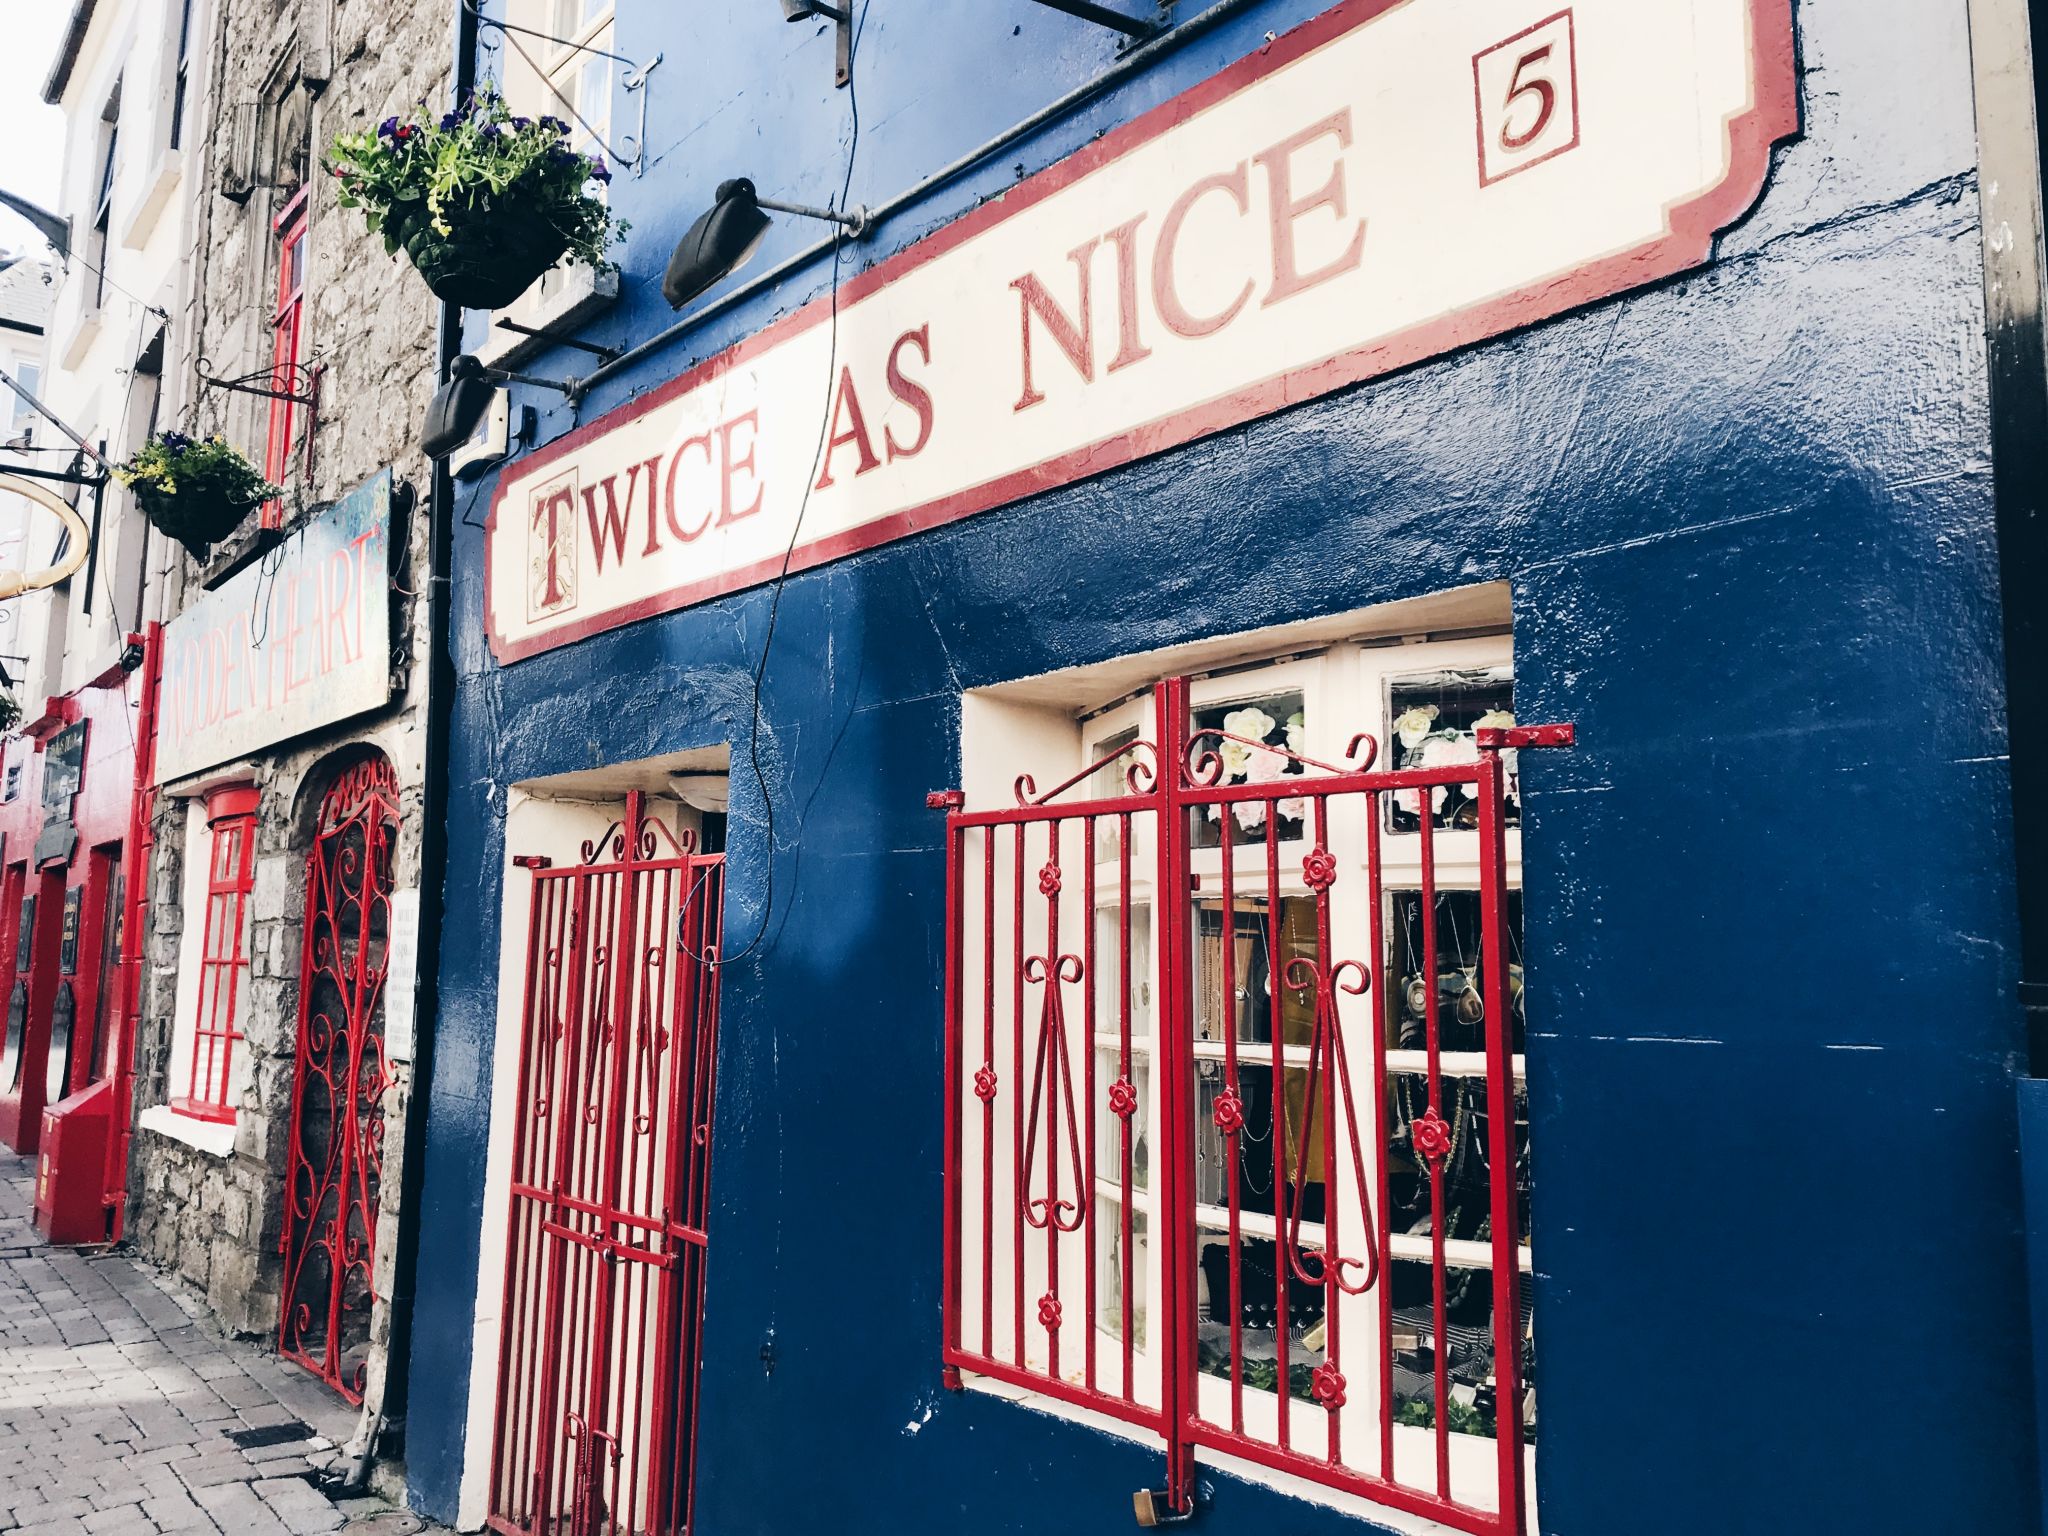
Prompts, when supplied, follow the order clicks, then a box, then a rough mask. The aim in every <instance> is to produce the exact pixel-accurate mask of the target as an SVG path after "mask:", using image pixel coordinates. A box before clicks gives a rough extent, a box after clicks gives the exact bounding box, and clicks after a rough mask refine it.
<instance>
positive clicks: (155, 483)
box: [114, 432, 284, 560]
mask: <svg viewBox="0 0 2048 1536" xmlns="http://www.w3.org/2000/svg"><path fill="white" fill-rule="evenodd" d="M114 475H115V478H117V479H118V480H119V481H120V482H121V483H122V484H123V485H125V486H127V487H128V488H129V489H130V490H131V491H133V492H134V493H135V499H136V501H137V502H138V503H139V504H140V505H141V507H142V511H143V514H144V515H145V516H146V517H148V518H149V520H150V521H151V522H152V523H154V524H156V526H157V527H158V528H160V529H162V530H163V532H164V533H165V534H167V535H168V536H169V537H171V538H174V539H176V540H177V541H178V542H179V543H181V544H183V545H184V546H185V547H186V548H187V549H188V550H190V551H191V552H192V556H193V558H194V559H198V560H203V559H205V558H206V554H207V551H208V550H210V549H211V548H212V547H213V545H215V544H217V543H218V542H220V540H222V539H224V538H226V537H227V536H228V535H229V534H230V533H232V532H234V530H235V527H236V525H237V524H239V523H240V522H241V521H242V519H243V518H245V517H247V516H248V515H249V509H250V508H252V507H255V506H259V505H261V504H262V503H263V502H266V501H268V500H270V499H271V498H272V497H273V496H281V495H283V494H284V493H283V491H282V490H281V489H280V488H279V487H277V486H274V485H272V484H271V483H270V482H269V481H268V480H265V479H264V478H263V476H261V475H260V474H258V473H257V472H256V467H255V466H254V465H253V464H251V463H250V462H249V461H248V460H247V459H245V458H243V457H242V455H241V454H240V452H238V451H237V450H236V449H235V448H234V447H233V446H232V445H231V444H230V443H229V442H228V441H227V439H226V438H224V437H220V436H218V435H216V436H213V437H188V436H186V434H184V433H183V432H159V433H158V434H157V435H156V436H155V437H152V438H151V439H150V440H149V441H148V442H146V443H144V444H143V445H142V446H141V447H140V448H138V449H137V450H136V451H135V453H134V455H133V457H131V458H130V459H129V460H128V462H127V463H125V464H116V465H115V466H114Z"/></svg>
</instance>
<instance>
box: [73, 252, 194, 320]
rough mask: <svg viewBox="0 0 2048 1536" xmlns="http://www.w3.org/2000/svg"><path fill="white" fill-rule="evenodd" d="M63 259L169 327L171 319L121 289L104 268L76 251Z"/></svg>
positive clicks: (140, 298)
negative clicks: (83, 270)
mask: <svg viewBox="0 0 2048 1536" xmlns="http://www.w3.org/2000/svg"><path fill="white" fill-rule="evenodd" d="M64 257H65V260H67V261H75V262H77V263H78V264H79V265H80V266H81V267H83V268H85V270H86V271H88V272H90V273H92V275H93V276H94V277H97V278H98V279H99V280H100V281H101V282H103V283H105V284H106V285H107V286H108V287H109V288H111V289H113V290H114V292H116V293H118V294H120V295H121V297H122V298H124V299H126V300H127V301H128V302H129V303H131V304H139V305H141V306H142V308H143V309H145V310H146V311H148V312H149V313H150V314H152V315H155V316H156V317H157V319H159V320H161V321H163V323H164V324H165V325H169V324H170V323H171V317H170V315H169V314H168V313H167V312H165V311H164V310H161V309H159V308H157V306H156V305H154V304H152V303H150V302H149V300H147V299H145V298H143V297H142V296H141V295H140V294H137V293H132V292H130V291H129V290H128V289H126V288H123V287H122V286H121V285H120V284H119V283H117V282H115V281H114V280H113V279H112V278H111V277H109V276H107V273H106V269H105V268H103V267H96V266H94V265H93V264H92V263H91V262H89V261H87V260H86V259H85V258H84V257H83V256H81V255H79V254H78V252H76V251H66V252H65V253H64Z"/></svg>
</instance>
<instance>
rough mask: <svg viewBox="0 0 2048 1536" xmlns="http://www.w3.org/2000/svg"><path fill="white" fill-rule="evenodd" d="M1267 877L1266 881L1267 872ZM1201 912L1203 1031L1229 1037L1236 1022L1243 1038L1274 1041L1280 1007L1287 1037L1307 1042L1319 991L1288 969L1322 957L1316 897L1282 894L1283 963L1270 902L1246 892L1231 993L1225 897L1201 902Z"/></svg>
mask: <svg viewBox="0 0 2048 1536" xmlns="http://www.w3.org/2000/svg"><path fill="white" fill-rule="evenodd" d="M1260 878H1261V880H1262V881H1263V878H1264V877H1263V875H1261V877H1260ZM1195 916H1196V941H1195V1039H1197V1040H1198V1041H1221V1040H1222V1039H1223V1038H1224V1037H1225V1035H1226V1033H1228V1032H1229V1031H1231V1030H1232V1029H1233V1027H1234V1028H1235V1031H1236V1034H1237V1038H1238V1039H1239V1040H1240V1041H1241V1042H1244V1043H1246V1044H1256V1045H1264V1044H1268V1043H1270V1042H1271V1040H1272V1038H1273V1026H1274V1020H1275V1016H1276V1013H1277V1016H1278V1019H1279V1023H1280V1031H1281V1040H1282V1042H1283V1043H1284V1044H1287V1045H1303V1046H1305V1045H1307V1044H1308V1043H1309V1038H1310V1035H1311V1034H1312V1032H1313V1030H1314V1027H1315V996H1314V993H1313V992H1312V991H1311V990H1310V989H1309V988H1307V987H1298V986H1290V985H1288V984H1287V980H1286V976H1287V967H1288V964H1289V963H1290V962H1291V961H1293V960H1296V959H1302V960H1314V959H1316V958H1317V955H1318V949H1317V941H1316V906H1315V903H1314V902H1313V901H1311V900H1309V899H1308V898H1307V897H1301V896H1283V897H1282V898H1281V899H1280V948H1281V955H1280V963H1279V964H1278V966H1275V965H1274V963H1273V960H1272V956H1271V953H1270V950H1271V945H1272V926H1271V923H1270V920H1269V918H1268V915H1267V906H1266V903H1265V902H1264V901H1263V900H1258V901H1247V900H1245V899H1243V898H1242V897H1240V898H1239V899H1238V901H1237V903H1236V911H1235V912H1234V914H1233V921H1232V925H1231V929H1232V939H1231V944H1230V956H1229V960H1230V967H1229V969H1230V977H1229V980H1230V990H1231V995H1230V996H1229V997H1228V998H1226V997H1225V996H1224V995H1223V983H1224V952H1223V944H1224V940H1223V933H1224V927H1223V904H1222V903H1221V902H1220V901H1219V902H1202V903H1199V904H1198V905H1197V906H1196V909H1195ZM1276 970H1277V972H1278V973H1279V974H1278V978H1277V980H1278V986H1277V988H1276V985H1275V981H1276V977H1275V972H1276Z"/></svg>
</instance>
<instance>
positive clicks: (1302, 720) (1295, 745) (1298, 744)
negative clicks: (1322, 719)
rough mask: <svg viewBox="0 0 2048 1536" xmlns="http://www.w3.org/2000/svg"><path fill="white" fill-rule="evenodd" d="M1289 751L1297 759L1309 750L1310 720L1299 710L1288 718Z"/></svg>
mask: <svg viewBox="0 0 2048 1536" xmlns="http://www.w3.org/2000/svg"><path fill="white" fill-rule="evenodd" d="M1287 750H1288V751H1290V752H1292V753H1293V754H1294V755H1295V756H1296V757H1299V756H1301V754H1302V753H1303V752H1305V751H1307V750H1308V718H1307V716H1305V715H1304V714H1303V713H1302V712H1301V711H1300V710H1298V709H1297V710H1296V711H1295V712H1294V713H1293V714H1291V715H1289V716H1288V717H1287Z"/></svg>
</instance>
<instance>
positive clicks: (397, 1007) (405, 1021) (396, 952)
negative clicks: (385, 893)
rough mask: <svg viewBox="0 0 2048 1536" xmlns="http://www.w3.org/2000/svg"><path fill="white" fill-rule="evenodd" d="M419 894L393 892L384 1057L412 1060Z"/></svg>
mask: <svg viewBox="0 0 2048 1536" xmlns="http://www.w3.org/2000/svg"><path fill="white" fill-rule="evenodd" d="M419 966H420V893H419V892H418V891H393V892H392V893H391V935H390V942H389V944H388V945H387V947H386V949H385V970H384V1055H385V1059H386V1060H389V1061H411V1060H412V1051H413V1016H414V1011H415V1009H416V1007H417V1000H418V994H419V985H418V984H419Z"/></svg>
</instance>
